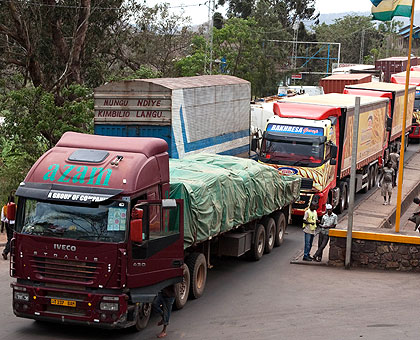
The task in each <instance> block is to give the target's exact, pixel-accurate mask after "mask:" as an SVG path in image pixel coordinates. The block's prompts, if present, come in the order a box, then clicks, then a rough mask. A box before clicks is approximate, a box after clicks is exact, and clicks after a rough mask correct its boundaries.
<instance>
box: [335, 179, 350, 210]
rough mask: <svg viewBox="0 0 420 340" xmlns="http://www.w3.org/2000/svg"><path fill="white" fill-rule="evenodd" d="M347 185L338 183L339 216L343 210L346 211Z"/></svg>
mask: <svg viewBox="0 0 420 340" xmlns="http://www.w3.org/2000/svg"><path fill="white" fill-rule="evenodd" d="M347 197H348V195H347V183H346V182H341V183H340V200H339V202H338V205H337V212H338V213H339V214H341V213H342V212H343V211H344V210H346V205H347V199H348V198H347Z"/></svg>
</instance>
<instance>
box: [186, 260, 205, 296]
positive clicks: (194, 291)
mask: <svg viewBox="0 0 420 340" xmlns="http://www.w3.org/2000/svg"><path fill="white" fill-rule="evenodd" d="M185 263H186V264H187V266H188V269H189V271H190V276H191V280H190V282H191V283H190V297H192V298H193V299H198V298H200V297H201V296H202V295H203V293H204V288H205V287H206V280H207V263H206V258H205V257H204V255H203V254H201V253H192V254H190V255H189V256H188V257H187V258H186V259H185Z"/></svg>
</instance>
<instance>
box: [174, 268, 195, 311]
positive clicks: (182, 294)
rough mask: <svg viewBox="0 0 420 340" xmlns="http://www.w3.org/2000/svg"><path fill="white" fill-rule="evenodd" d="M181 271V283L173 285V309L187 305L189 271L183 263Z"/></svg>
mask: <svg viewBox="0 0 420 340" xmlns="http://www.w3.org/2000/svg"><path fill="white" fill-rule="evenodd" d="M182 269H183V273H182V275H183V277H182V282H179V283H177V284H176V285H175V303H174V307H175V309H182V308H183V307H184V306H185V305H186V304H187V300H188V293H189V291H190V280H191V278H190V277H191V276H190V271H189V269H188V266H187V265H186V264H185V263H184V264H183V266H182Z"/></svg>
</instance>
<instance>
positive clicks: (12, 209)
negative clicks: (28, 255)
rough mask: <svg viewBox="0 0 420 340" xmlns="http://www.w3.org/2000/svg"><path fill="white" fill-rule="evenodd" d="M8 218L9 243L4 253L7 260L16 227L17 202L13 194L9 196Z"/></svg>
mask: <svg viewBox="0 0 420 340" xmlns="http://www.w3.org/2000/svg"><path fill="white" fill-rule="evenodd" d="M6 218H7V222H6V232H7V243H6V247H4V250H3V253H2V256H3V259H4V260H7V255H8V254H9V253H10V241H11V240H12V238H13V230H14V228H15V219H16V204H15V198H14V197H13V196H10V197H9V203H7V210H6Z"/></svg>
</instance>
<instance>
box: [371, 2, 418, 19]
mask: <svg viewBox="0 0 420 340" xmlns="http://www.w3.org/2000/svg"><path fill="white" fill-rule="evenodd" d="M370 1H371V2H372V3H373V6H372V16H373V18H372V19H373V20H380V21H388V20H392V18H393V17H395V16H400V17H410V16H411V5H412V0H370Z"/></svg>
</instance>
